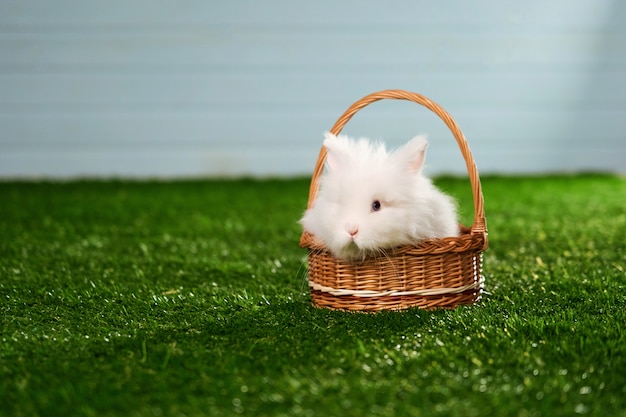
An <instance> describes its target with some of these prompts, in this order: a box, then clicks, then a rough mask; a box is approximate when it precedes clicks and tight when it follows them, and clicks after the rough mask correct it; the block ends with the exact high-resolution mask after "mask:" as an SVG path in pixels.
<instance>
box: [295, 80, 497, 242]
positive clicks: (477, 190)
mask: <svg viewBox="0 0 626 417" xmlns="http://www.w3.org/2000/svg"><path fill="white" fill-rule="evenodd" d="M383 99H393V100H407V101H412V102H414V103H417V104H420V105H422V106H424V107H426V108H427V109H429V110H431V111H432V112H433V113H435V114H436V115H437V116H439V118H440V119H441V120H442V121H443V122H444V123H445V124H446V126H447V127H448V129H449V130H450V131H451V132H452V134H453V136H454V138H455V139H456V142H457V144H458V146H459V149H460V151H461V154H462V155H463V159H464V160H465V165H466V168H467V172H468V175H469V180H470V185H471V188H472V197H473V203H474V220H473V223H472V225H471V226H470V227H469V228H465V229H467V231H469V234H471V235H476V236H477V237H479V238H480V239H481V240H482V242H483V250H484V249H486V248H487V244H488V243H487V221H486V219H485V208H484V198H483V193H482V187H481V184H480V177H479V175H478V169H477V168H476V163H475V161H474V157H473V155H472V152H471V150H470V148H469V144H468V143H467V140H466V139H465V136H464V135H463V132H462V131H461V129H460V128H459V126H458V125H457V123H456V121H455V120H454V119H453V118H452V116H451V115H450V114H449V113H448V112H447V111H446V110H445V109H444V108H443V107H441V106H440V105H439V104H437V103H435V102H434V101H432V100H431V99H429V98H427V97H426V96H423V95H421V94H418V93H413V92H410V91H405V90H383V91H378V92H375V93H372V94H369V95H367V96H365V97H363V98H361V99H360V100H357V101H356V102H354V103H353V104H352V105H351V106H350V107H349V108H348V109H347V110H346V111H345V112H344V113H343V114H342V115H341V117H339V119H337V121H336V122H335V124H334V125H333V127H332V128H331V129H330V133H332V134H334V135H338V134H339V133H341V131H342V130H343V128H344V126H345V125H346V124H347V123H348V121H350V119H351V118H352V117H353V116H354V115H355V114H356V113H357V112H358V111H359V110H361V109H362V108H364V107H366V106H368V105H369V104H372V103H374V102H377V101H380V100H383ZM325 162H326V148H325V147H324V146H322V147H321V149H320V152H319V155H318V158H317V162H316V164H315V169H314V171H313V176H312V177H311V184H310V187H309V199H308V202H307V208H309V209H310V208H311V207H313V203H314V202H315V199H316V197H317V193H318V191H319V185H320V178H321V175H322V173H323V171H324V165H325ZM458 239H460V238H457V237H450V238H443V239H429V240H427V241H422V242H418V243H417V244H416V245H408V246H405V247H403V248H401V249H400V250H411V249H416V250H417V251H420V250H422V249H423V248H424V247H428V246H429V245H432V244H433V243H436V244H437V245H436V246H439V247H440V246H441V242H454V241H455V240H458ZM320 245H321V246H320ZM300 246H301V247H305V248H309V249H314V250H321V249H324V247H323V244H321V243H320V242H319V241H318V240H317V239H315V236H313V235H312V234H311V233H309V232H307V231H306V230H304V231H303V232H302V235H301V238H300ZM427 251H428V249H427ZM444 252H445V250H444Z"/></svg>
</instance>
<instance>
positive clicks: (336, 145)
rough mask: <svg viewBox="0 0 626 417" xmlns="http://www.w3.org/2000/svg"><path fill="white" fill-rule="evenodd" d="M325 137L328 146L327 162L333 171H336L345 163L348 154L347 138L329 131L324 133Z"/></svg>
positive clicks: (326, 146)
mask: <svg viewBox="0 0 626 417" xmlns="http://www.w3.org/2000/svg"><path fill="white" fill-rule="evenodd" d="M324 138H325V139H324V147H325V148H326V164H327V165H328V168H330V170H331V171H336V170H337V169H339V168H340V167H341V166H342V165H344V164H345V159H346V157H347V156H348V155H347V153H346V149H345V147H346V143H345V142H346V139H345V138H339V137H337V136H335V135H333V134H332V133H329V132H326V133H325V134H324ZM342 139H344V140H342Z"/></svg>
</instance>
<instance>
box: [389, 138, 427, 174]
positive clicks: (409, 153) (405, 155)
mask: <svg viewBox="0 0 626 417" xmlns="http://www.w3.org/2000/svg"><path fill="white" fill-rule="evenodd" d="M427 147H428V141H427V140H426V135H418V136H415V137H414V138H413V139H411V140H410V141H409V142H407V144H406V145H404V146H402V147H400V148H398V149H397V150H396V151H395V152H394V153H393V155H392V158H394V159H395V160H396V161H395V162H396V163H398V164H401V165H402V166H405V167H406V168H407V170H408V171H409V172H414V173H419V172H421V170H422V168H423V167H424V160H425V158H426V148H427Z"/></svg>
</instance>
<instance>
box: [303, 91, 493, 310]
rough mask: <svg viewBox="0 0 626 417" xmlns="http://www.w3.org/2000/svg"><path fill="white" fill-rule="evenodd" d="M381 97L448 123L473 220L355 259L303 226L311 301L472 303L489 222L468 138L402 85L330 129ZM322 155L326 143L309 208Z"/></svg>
mask: <svg viewBox="0 0 626 417" xmlns="http://www.w3.org/2000/svg"><path fill="white" fill-rule="evenodd" d="M382 99H399V100H409V101H413V102H415V103H417V104H420V105H422V106H424V107H426V108H428V109H430V110H431V111H433V112H434V113H435V114H437V115H438V116H439V117H440V118H441V119H442V120H443V121H444V123H446V125H447V126H448V128H449V129H450V131H451V132H452V134H453V135H454V137H455V139H456V141H457V144H458V145H459V149H460V150H461V153H462V154H463V157H464V159H465V162H466V166H467V171H468V174H469V179H470V184H471V186H472V193H473V199H474V222H473V224H472V226H471V227H461V234H460V235H459V236H458V237H447V238H443V239H429V240H424V241H420V242H416V243H415V244H414V245H406V246H402V247H399V248H394V249H390V250H388V251H386V254H385V255H378V256H372V257H369V258H366V259H365V260H363V261H358V262H355V261H343V260H341V259H337V258H335V257H334V256H332V254H331V253H330V252H329V251H328V250H327V249H326V248H325V247H324V245H323V244H322V243H321V242H320V241H318V240H317V239H316V238H315V236H313V235H311V234H310V233H308V232H307V231H304V232H303V233H302V237H301V239H300V246H302V247H305V248H307V249H308V265H309V289H310V292H311V298H312V301H313V304H314V305H316V306H318V307H327V308H332V309H341V310H358V311H379V310H401V309H406V308H410V307H423V308H436V307H443V308H454V307H456V306H459V305H462V304H472V303H474V302H476V301H478V300H479V299H480V297H481V294H482V288H483V281H484V280H483V276H482V252H483V251H484V250H485V249H486V248H487V227H486V220H485V215H484V203H483V196H482V190H481V186H480V179H479V177H478V171H477V169H476V165H475V163H474V159H473V157H472V154H471V151H470V149H469V146H468V144H467V141H466V140H465V137H464V136H463V133H462V132H461V130H460V129H459V127H458V126H457V124H456V122H455V121H454V119H452V117H451V116H450V115H449V114H448V113H447V112H446V111H445V110H444V109H443V108H442V107H441V106H439V105H438V104H436V103H434V102H433V101H431V100H429V99H428V98H426V97H424V96H422V95H420V94H416V93H411V92H407V91H402V90H385V91H381V92H378V93H373V94H370V95H368V96H366V97H364V98H362V99H361V100H359V101H357V102H355V103H354V104H353V105H352V106H350V107H349V108H348V110H346V112H345V113H344V114H343V115H342V116H341V117H340V118H339V119H338V120H337V122H336V123H335V125H334V126H333V128H332V129H331V130H330V132H331V133H333V134H335V135H337V134H339V133H340V132H341V130H342V129H343V127H344V126H345V125H346V123H347V122H348V121H349V120H350V119H351V118H352V116H354V114H355V113H356V112H358V111H359V110H360V109H362V108H363V107H365V106H367V105H368V104H371V103H373V102H376V101H379V100H382ZM325 160H326V148H324V147H322V149H321V151H320V154H319V156H318V160H317V163H316V166H315V170H314V172H313V177H312V178H311V186H310V189H309V201H308V208H311V207H312V206H313V203H314V202H315V198H316V196H317V192H318V190H319V181H320V177H321V175H322V173H323V170H324V163H325Z"/></svg>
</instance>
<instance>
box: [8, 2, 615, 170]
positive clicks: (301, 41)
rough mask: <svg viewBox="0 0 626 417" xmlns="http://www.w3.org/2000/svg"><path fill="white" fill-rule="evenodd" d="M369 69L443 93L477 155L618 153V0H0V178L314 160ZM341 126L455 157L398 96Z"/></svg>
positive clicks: (450, 166) (443, 136)
mask: <svg viewBox="0 0 626 417" xmlns="http://www.w3.org/2000/svg"><path fill="white" fill-rule="evenodd" d="M383 89H404V90H410V91H414V92H418V93H421V94H424V95H426V96H428V97H430V98H431V99H433V100H434V101H436V102H438V103H439V104H441V105H442V106H444V107H445V108H446V109H447V110H448V111H449V112H450V113H451V114H452V116H453V117H454V118H455V119H456V121H457V122H458V123H459V125H460V127H461V128H462V129H463V131H464V133H465V136H466V137H467V139H468V141H469V144H470V147H471V149H472V151H473V153H474V157H475V159H476V163H477V165H478V168H479V171H480V172H481V174H484V173H547V172H578V171H603V172H606V171H610V172H616V171H617V172H622V173H623V172H626V133H625V132H626V2H624V1H619V0H551V1H545V0H527V1H524V2H520V1H488V0H476V1H472V2H467V1H461V0H459V1H445V0H444V1H437V2H434V1H412V2H408V1H393V0H390V1H385V2H381V1H373V0H360V1H344V2H336V1H329V0H321V1H316V2H306V3H305V2H293V1H286V0H285V1H266V2H258V1H251V0H248V1H245V0H244V1H229V2H227V1H221V2H218V1H204V0H187V1H175V2H174V1H167V2H166V1H154V0H150V1H147V0H145V1H126V0H111V1H106V2H105V1H100V2H97V1H70V0H57V1H54V2H51V1H45V0H31V1H21V0H2V2H0V178H42V177H43V178H73V177H104V178H108V177H129V178H143V177H162V178H178V177H211V176H242V175H253V176H275V175H280V176H294V175H310V173H311V171H312V169H313V166H314V163H315V159H316V157H317V153H318V151H319V147H320V145H321V142H322V137H323V132H324V131H326V130H328V129H330V127H331V126H332V125H333V123H334V122H335V120H336V119H337V118H338V117H339V116H340V115H341V113H342V112H343V111H344V110H345V109H346V108H347V107H348V106H349V105H350V104H351V103H352V102H354V101H356V100H357V99H359V98H361V97H362V96H364V95H366V94H368V93H371V92H374V91H378V90H383ZM344 132H345V133H347V134H350V135H354V136H367V137H371V138H376V139H379V138H380V139H385V140H386V141H388V142H389V143H391V144H392V145H400V144H401V143H403V142H404V141H406V140H408V139H410V138H411V137H413V136H414V135H415V134H418V133H428V134H429V135H430V140H431V147H430V148H429V155H428V159H427V165H428V172H429V173H430V174H442V173H452V174H462V173H464V172H465V167H464V163H463V161H462V159H461V156H460V153H459V151H458V149H457V148H456V144H455V143H454V140H453V138H452V136H451V135H450V133H449V132H448V131H447V130H446V128H445V125H444V124H443V123H442V122H441V121H440V120H439V119H438V118H437V117H436V116H435V115H434V114H432V113H430V112H429V111H427V110H426V109H424V108H422V107H420V106H418V105H416V104H413V103H410V102H395V101H394V102H390V101H383V102H378V103H375V104H372V105H370V106H369V107H367V108H366V109H364V110H362V111H361V112H359V113H358V114H357V116H356V117H355V118H354V119H353V120H352V121H351V122H350V123H349V124H348V126H347V127H346V129H345V130H344Z"/></svg>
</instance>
